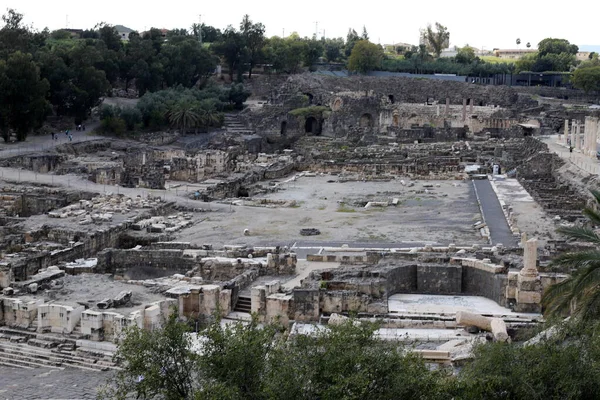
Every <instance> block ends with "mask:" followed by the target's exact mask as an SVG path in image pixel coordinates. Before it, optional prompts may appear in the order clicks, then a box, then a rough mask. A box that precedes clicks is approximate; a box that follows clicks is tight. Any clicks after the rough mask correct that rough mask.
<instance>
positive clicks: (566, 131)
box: [562, 119, 569, 144]
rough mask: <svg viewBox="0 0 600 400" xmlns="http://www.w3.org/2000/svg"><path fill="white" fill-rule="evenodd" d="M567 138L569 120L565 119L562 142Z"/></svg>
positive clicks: (565, 141) (565, 142)
mask: <svg viewBox="0 0 600 400" xmlns="http://www.w3.org/2000/svg"><path fill="white" fill-rule="evenodd" d="M568 138H569V120H568V119H565V132H564V135H563V137H562V142H563V143H564V144H567V139H568Z"/></svg>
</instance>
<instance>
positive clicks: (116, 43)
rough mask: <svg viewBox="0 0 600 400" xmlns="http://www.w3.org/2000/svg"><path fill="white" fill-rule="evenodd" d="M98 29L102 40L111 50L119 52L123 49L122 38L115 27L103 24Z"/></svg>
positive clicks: (97, 26)
mask: <svg viewBox="0 0 600 400" xmlns="http://www.w3.org/2000/svg"><path fill="white" fill-rule="evenodd" d="M96 29H97V30H98V36H99V37H100V40H102V41H103V42H104V44H105V45H106V47H107V48H108V49H109V50H115V51H118V50H120V49H121V37H120V36H119V32H117V29H116V28H115V27H114V26H112V25H108V24H106V23H105V22H101V23H100V24H98V25H96Z"/></svg>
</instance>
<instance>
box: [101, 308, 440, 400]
mask: <svg viewBox="0 0 600 400" xmlns="http://www.w3.org/2000/svg"><path fill="white" fill-rule="evenodd" d="M375 329H376V325H374V324H360V325H358V324H357V325H355V324H353V323H352V321H349V322H348V323H346V324H343V325H341V326H335V327H330V329H323V330H319V331H317V332H315V333H314V334H313V335H310V336H306V335H296V336H292V337H289V336H288V335H287V334H286V332H285V331H284V330H283V329H282V327H281V326H279V325H276V324H269V325H266V326H264V327H262V326H259V325H258V323H257V322H256V321H255V320H254V321H252V322H251V323H249V324H247V325H244V324H241V323H236V324H231V325H227V326H222V325H221V323H220V321H218V320H217V321H215V322H214V323H212V324H210V325H209V326H208V328H206V329H205V330H204V331H203V332H201V335H203V337H204V338H205V339H204V340H203V341H202V342H201V343H202V344H201V346H200V349H201V350H200V351H199V352H197V353H195V352H193V351H192V350H190V348H191V343H192V342H191V339H190V338H189V336H188V335H187V333H189V330H188V328H187V326H186V325H184V324H182V323H179V322H177V321H176V319H175V317H172V318H170V319H169V320H168V321H167V322H166V323H165V325H164V327H163V328H162V329H160V330H157V331H154V332H148V331H145V330H142V329H138V328H135V327H134V328H131V329H130V330H129V331H128V335H127V337H126V338H125V340H124V341H123V343H122V344H121V345H120V346H119V350H118V353H117V355H116V359H117V360H118V361H119V362H120V363H122V365H123V366H124V369H123V370H122V371H120V372H119V373H118V375H117V377H116V379H114V381H112V382H110V385H109V386H107V388H106V391H105V393H104V396H105V397H106V398H116V399H125V398H126V397H127V396H129V395H135V396H138V398H155V397H156V398H163V399H169V400H170V399H187V398H197V399H282V400H283V399H285V400H289V399H315V398H321V399H341V398H345V399H365V398H378V399H399V398H411V399H436V398H442V397H440V396H441V395H442V392H441V390H440V389H441V385H440V383H441V382H443V381H444V379H445V376H446V375H445V373H443V372H431V371H429V370H428V369H427V367H426V365H425V363H424V362H423V361H422V360H421V359H420V358H419V357H417V356H415V355H414V354H413V353H412V352H409V351H408V352H407V351H404V350H405V349H404V347H403V346H399V345H398V343H396V342H386V341H381V340H379V339H377V338H376V337H374V336H373V333H374V331H375Z"/></svg>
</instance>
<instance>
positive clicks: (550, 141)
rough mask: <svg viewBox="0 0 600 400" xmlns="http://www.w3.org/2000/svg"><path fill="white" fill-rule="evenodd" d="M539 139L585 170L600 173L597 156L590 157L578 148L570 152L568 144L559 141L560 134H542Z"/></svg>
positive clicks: (595, 173) (553, 150)
mask: <svg viewBox="0 0 600 400" xmlns="http://www.w3.org/2000/svg"><path fill="white" fill-rule="evenodd" d="M539 140H540V141H541V142H543V143H545V144H547V145H548V149H549V150H550V151H552V152H554V153H556V154H558V155H559V156H560V157H561V158H562V159H564V160H566V161H567V162H570V163H571V164H573V165H575V166H576V167H578V168H579V169H581V170H582V171H583V172H587V173H589V174H593V175H600V162H598V160H597V159H596V158H592V157H588V156H586V155H584V154H583V153H581V152H580V151H579V150H577V149H573V152H572V153H571V152H569V148H568V147H567V146H566V145H563V144H561V143H558V135H550V136H541V137H540V138H539Z"/></svg>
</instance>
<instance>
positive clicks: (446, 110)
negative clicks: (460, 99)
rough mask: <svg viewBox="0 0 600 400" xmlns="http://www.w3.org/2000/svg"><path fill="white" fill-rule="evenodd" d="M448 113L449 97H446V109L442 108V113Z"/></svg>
mask: <svg viewBox="0 0 600 400" xmlns="http://www.w3.org/2000/svg"><path fill="white" fill-rule="evenodd" d="M449 113H450V97H446V109H445V110H444V115H448V114H449Z"/></svg>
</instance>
